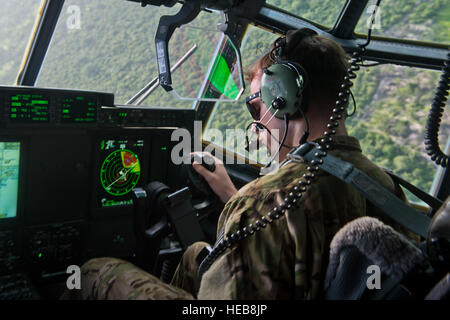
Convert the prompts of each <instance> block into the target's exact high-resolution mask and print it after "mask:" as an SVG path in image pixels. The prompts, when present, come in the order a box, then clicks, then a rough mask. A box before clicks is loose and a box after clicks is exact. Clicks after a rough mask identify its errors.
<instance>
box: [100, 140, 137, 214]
mask: <svg viewBox="0 0 450 320" xmlns="http://www.w3.org/2000/svg"><path fill="white" fill-rule="evenodd" d="M143 150H144V140H140V139H103V140H101V141H100V155H101V162H100V172H99V174H100V176H99V182H100V188H99V189H100V193H99V199H98V201H99V203H98V204H99V206H100V207H102V208H107V207H116V206H124V205H125V206H126V205H131V204H133V202H132V197H131V190H132V189H133V188H135V187H136V186H137V184H138V183H139V182H140V181H141V180H142V167H141V161H142V160H143V159H142V158H143Z"/></svg>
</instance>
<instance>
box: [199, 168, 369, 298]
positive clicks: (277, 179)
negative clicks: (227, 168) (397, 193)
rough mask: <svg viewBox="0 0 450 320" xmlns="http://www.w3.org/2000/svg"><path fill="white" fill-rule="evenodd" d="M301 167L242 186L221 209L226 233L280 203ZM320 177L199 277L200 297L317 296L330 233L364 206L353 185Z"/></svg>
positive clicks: (299, 172)
mask: <svg viewBox="0 0 450 320" xmlns="http://www.w3.org/2000/svg"><path fill="white" fill-rule="evenodd" d="M304 171H305V166H304V165H299V164H292V165H287V166H286V167H284V168H283V169H282V170H280V172H279V173H278V174H275V175H273V176H265V177H263V178H261V179H259V180H256V181H255V182H253V183H250V184H248V185H247V186H245V187H244V188H243V189H241V190H242V191H241V190H240V191H239V192H238V194H236V195H235V197H233V198H232V200H231V202H229V203H228V204H227V205H226V207H225V209H224V211H223V212H222V216H221V219H220V221H219V222H220V226H224V227H225V234H229V233H233V232H236V231H237V230H239V229H241V228H242V227H244V226H248V225H249V224H250V223H253V224H254V223H255V221H256V220H257V219H260V218H261V215H266V214H267V213H268V212H269V211H270V210H271V209H272V208H273V207H274V206H276V205H277V204H280V203H283V202H284V198H285V197H286V195H287V193H288V192H290V190H291V189H293V187H294V186H295V185H296V184H298V181H299V180H300V179H302V178H299V177H301V176H302V173H304ZM318 175H320V177H318V181H316V183H314V184H313V185H311V187H309V188H308V190H307V191H306V193H305V194H304V196H303V197H302V200H301V201H300V202H299V203H297V205H295V206H293V207H292V208H291V209H289V210H286V214H285V215H284V216H282V217H281V218H280V219H279V220H274V222H273V223H271V224H269V225H268V226H266V227H265V228H262V229H261V231H258V232H255V233H254V234H253V235H251V236H249V237H248V238H246V239H243V240H241V241H239V242H238V243H237V244H236V245H234V246H232V247H231V248H230V249H227V251H225V253H224V254H223V255H222V256H220V257H219V258H218V259H217V260H216V261H215V262H214V263H213V264H212V266H211V268H210V269H209V270H208V271H207V272H205V274H204V275H203V278H202V281H201V284H200V290H199V294H198V298H199V299H313V298H317V297H319V295H320V292H321V289H322V284H323V277H324V275H325V271H326V266H327V262H328V254H329V243H330V242H331V239H332V237H333V235H334V234H335V233H336V232H337V231H338V230H339V228H340V227H341V226H343V225H344V224H345V223H347V222H348V221H351V220H352V219H354V218H356V217H357V216H358V215H359V214H362V213H363V212H365V209H366V207H365V200H364V199H363V198H362V197H361V196H360V195H359V193H357V191H355V190H354V189H352V187H351V186H349V185H347V184H345V183H343V182H341V181H339V180H338V179H336V178H334V177H331V176H329V175H325V174H322V173H318ZM220 226H219V227H220Z"/></svg>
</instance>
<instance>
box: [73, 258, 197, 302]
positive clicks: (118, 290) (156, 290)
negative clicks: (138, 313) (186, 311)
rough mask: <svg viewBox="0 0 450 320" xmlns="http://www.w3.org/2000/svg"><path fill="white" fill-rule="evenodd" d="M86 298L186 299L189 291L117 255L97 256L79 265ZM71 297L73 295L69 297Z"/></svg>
mask: <svg viewBox="0 0 450 320" xmlns="http://www.w3.org/2000/svg"><path fill="white" fill-rule="evenodd" d="M73 291H74V292H76V293H77V294H78V297H76V298H80V299H87V300H105V299H111V300H187V299H193V296H192V295H191V294H189V293H188V292H186V291H184V290H182V289H180V288H177V287H174V286H171V285H168V284H166V283H164V282H162V281H161V280H159V279H158V278H156V277H155V276H153V275H151V274H149V273H147V272H145V271H143V270H141V269H139V268H137V267H136V266H134V265H133V264H131V263H129V262H127V261H124V260H121V259H116V258H109V257H107V258H96V259H92V260H90V261H88V262H87V263H85V264H84V265H83V266H82V268H81V290H73ZM72 298H73V297H72Z"/></svg>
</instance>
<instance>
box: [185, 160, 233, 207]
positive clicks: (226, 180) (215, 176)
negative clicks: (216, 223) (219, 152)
mask: <svg viewBox="0 0 450 320" xmlns="http://www.w3.org/2000/svg"><path fill="white" fill-rule="evenodd" d="M198 153H202V154H207V155H208V156H210V157H211V158H212V159H214V165H215V167H216V168H215V170H214V172H211V171H209V170H208V169H206V168H205V167H204V166H202V165H201V164H200V163H198V162H196V161H194V162H193V163H192V167H193V168H194V170H195V171H197V172H198V174H200V175H201V176H202V177H203V178H204V179H205V180H206V182H208V184H209V186H210V187H211V189H212V190H213V191H214V193H215V194H217V196H218V197H219V198H220V200H221V201H222V202H223V203H226V202H227V201H228V200H229V199H230V198H231V197H232V196H233V195H234V194H235V193H236V192H237V189H236V187H235V186H234V184H233V182H232V181H231V179H230V176H229V175H228V173H227V171H226V170H225V166H224V164H223V162H222V161H220V160H219V159H218V158H216V157H214V156H213V155H211V154H210V153H208V152H198Z"/></svg>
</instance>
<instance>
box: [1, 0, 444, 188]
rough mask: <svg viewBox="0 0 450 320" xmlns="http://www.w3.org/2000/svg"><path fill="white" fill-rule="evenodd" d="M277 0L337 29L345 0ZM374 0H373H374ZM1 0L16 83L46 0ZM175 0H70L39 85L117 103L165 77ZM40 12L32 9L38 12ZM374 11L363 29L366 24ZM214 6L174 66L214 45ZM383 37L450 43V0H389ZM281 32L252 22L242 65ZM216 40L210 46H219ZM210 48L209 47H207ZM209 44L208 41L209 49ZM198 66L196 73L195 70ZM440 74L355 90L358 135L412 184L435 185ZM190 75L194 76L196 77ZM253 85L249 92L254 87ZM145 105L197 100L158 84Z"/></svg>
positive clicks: (239, 107) (233, 121)
mask: <svg viewBox="0 0 450 320" xmlns="http://www.w3.org/2000/svg"><path fill="white" fill-rule="evenodd" d="M267 2H268V3H269V4H271V5H275V6H278V7H280V8H282V9H284V10H285V11H288V12H291V13H294V14H297V15H300V16H302V17H304V18H307V19H309V20H311V21H315V22H317V23H320V24H323V25H325V26H328V27H332V26H333V25H334V23H335V21H336V18H337V15H338V13H339V11H340V9H341V7H342V5H343V4H344V3H345V1H344V0H339V1H338V0H336V1H335V0H333V1H331V0H318V1H307V0H302V1H290V0H269V1H267ZM372 2H374V1H372ZM372 2H371V3H372ZM17 3H18V1H17V0H0V17H1V19H0V84H12V83H13V81H14V79H15V77H16V74H17V71H18V68H19V65H20V62H21V58H22V56H23V50H24V49H25V46H26V43H27V41H28V37H29V33H30V31H31V28H32V26H33V23H34V17H33V14H36V11H37V8H38V4H39V3H40V1H38V0H23V1H21V3H22V5H21V6H19V5H17ZM70 5H76V6H78V7H79V8H80V17H81V20H80V22H81V24H80V28H70V27H69V26H68V24H67V21H68V19H69V18H70V17H71V12H70V11H67V9H68V7H69V6H70ZM178 8H179V6H178V5H177V6H176V7H175V8H164V7H161V8H159V7H146V8H141V7H140V6H139V5H138V4H136V3H132V2H126V1H122V0H96V1H89V0H72V1H71V0H66V5H65V7H64V10H63V12H62V14H61V17H60V21H59V23H58V26H57V29H56V31H55V35H54V38H53V40H52V44H51V47H50V50H49V52H48V53H47V57H46V61H45V62H44V66H43V68H42V70H41V74H40V77H39V79H38V83H37V85H39V86H45V87H63V88H80V89H89V90H100V91H108V92H114V93H115V95H116V102H117V103H124V102H126V101H127V100H128V99H129V98H130V97H131V96H133V95H134V94H135V93H136V92H137V91H138V90H139V89H140V88H142V87H143V86H144V85H145V84H146V83H147V82H149V81H150V80H151V79H152V78H153V77H155V76H156V75H157V65H156V60H155V48H154V36H155V32H156V27H157V24H158V20H159V17H160V16H161V15H163V14H173V13H175V12H176V11H177V10H178ZM32 13H33V14H32ZM368 17H369V15H368V13H365V15H364V16H363V18H362V19H361V21H360V23H359V24H358V27H357V32H359V33H365V32H367V26H366V20H367V18H368ZM217 22H218V17H217V15H215V14H211V13H206V12H205V13H203V14H202V17H201V18H200V19H197V20H196V21H195V22H194V25H195V26H196V27H198V28H201V29H190V30H184V31H178V32H177V33H176V34H175V35H174V37H173V39H172V40H171V43H170V48H169V49H170V52H171V63H172V64H173V63H174V62H175V61H176V60H178V58H179V57H181V56H182V55H183V54H184V53H185V52H186V51H187V50H188V49H189V48H190V47H191V46H192V45H193V44H197V45H199V46H201V47H202V48H207V47H208V45H209V46H210V47H211V48H212V49H214V46H213V44H212V42H213V39H212V38H208V37H207V36H206V35H207V34H209V33H207V32H206V31H205V29H210V30H214V29H215V25H216V24H217ZM377 22H379V26H378V27H377V28H376V29H375V30H374V34H375V35H384V36H391V37H398V38H405V39H415V40H425V41H435V42H440V43H447V44H448V43H450V6H449V5H448V1H447V0H432V1H426V0H384V1H382V2H381V14H380V16H379V20H378V21H377ZM276 37H277V35H274V34H272V33H269V32H267V31H264V30H261V29H259V28H256V27H251V28H250V29H249V31H248V36H247V37H246V38H245V39H244V41H243V43H242V61H243V66H244V68H245V67H248V66H250V64H251V63H252V62H253V61H254V60H255V59H256V58H257V57H258V56H259V55H261V54H262V53H263V52H264V51H265V50H266V48H267V46H268V44H270V42H271V41H273V39H275V38H276ZM211 48H209V49H211ZM202 50H203V49H202ZM202 50H198V52H197V53H196V56H195V57H194V58H192V59H189V60H188V62H186V68H181V69H180V70H179V71H178V72H177V73H176V74H174V77H176V80H177V81H179V82H180V83H184V84H185V85H186V86H188V85H190V84H191V83H192V82H193V80H194V79H195V78H198V77H199V76H198V75H199V74H204V73H205V72H206V71H207V69H206V70H205V68H207V66H208V65H209V62H208V57H209V56H210V55H209V54H206V53H205V52H210V51H202ZM205 50H206V49H205ZM189 68H191V69H192V70H196V72H198V73H193V72H190V71H187V70H190V69H189ZM439 76H440V73H439V72H436V71H429V70H422V69H414V68H408V67H400V66H394V65H380V66H375V67H371V68H366V69H363V70H361V71H359V72H358V77H357V79H356V81H355V85H354V88H353V92H354V94H355V97H356V101H357V110H356V113H355V115H354V116H353V117H351V118H350V119H349V121H348V129H349V133H350V134H352V135H354V136H356V137H358V138H359V139H360V140H361V143H362V145H363V150H364V152H365V154H367V155H368V156H369V157H370V158H371V159H372V160H374V161H375V162H376V163H378V164H379V165H381V166H384V167H388V168H391V169H392V170H393V171H394V172H396V173H397V174H400V175H401V176H403V177H404V178H405V179H407V180H409V181H410V182H412V183H414V184H416V185H418V186H420V187H421V188H423V189H425V190H427V191H428V190H429V188H430V186H431V184H432V180H433V174H434V172H435V167H434V165H433V164H432V163H431V162H430V161H429V160H428V157H427V155H426V154H425V152H424V146H423V133H424V127H425V123H426V118H427V114H428V110H429V106H430V103H431V101H432V98H433V95H434V90H435V87H436V85H437V82H438V79H439ZM189 77H191V80H190V81H188V79H189ZM248 94H249V91H248V89H247V90H246V92H245V93H244V95H248ZM144 105H149V106H164V107H183V108H189V107H191V106H192V102H186V101H178V100H174V99H172V97H171V96H169V95H168V94H167V93H165V92H164V91H163V90H162V89H161V88H158V89H157V90H156V91H155V92H154V93H153V94H152V95H151V96H150V98H149V99H148V100H146V101H145V103H144ZM449 120H450V117H449V112H448V111H447V112H446V113H445V115H444V119H443V126H442V128H441V145H444V146H445V144H446V142H447V137H448V134H449V132H450V121H449ZM249 121H251V120H250V117H249V115H248V114H247V112H246V111H245V104H244V103H243V99H241V103H238V104H230V103H221V104H220V105H218V107H217V108H216V110H215V113H214V117H213V118H212V119H211V121H210V127H212V128H218V129H220V130H221V131H223V132H225V130H226V129H228V128H230V129H231V128H242V129H244V128H245V126H246V125H247V124H248V123H249Z"/></svg>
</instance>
